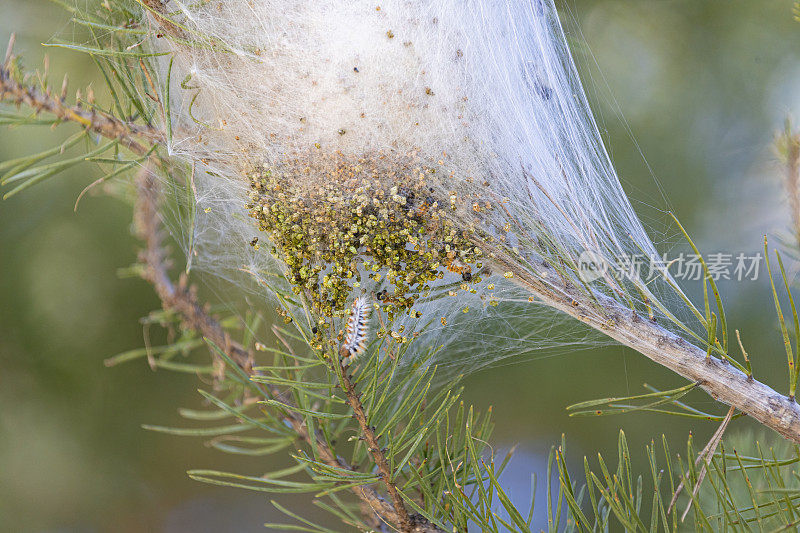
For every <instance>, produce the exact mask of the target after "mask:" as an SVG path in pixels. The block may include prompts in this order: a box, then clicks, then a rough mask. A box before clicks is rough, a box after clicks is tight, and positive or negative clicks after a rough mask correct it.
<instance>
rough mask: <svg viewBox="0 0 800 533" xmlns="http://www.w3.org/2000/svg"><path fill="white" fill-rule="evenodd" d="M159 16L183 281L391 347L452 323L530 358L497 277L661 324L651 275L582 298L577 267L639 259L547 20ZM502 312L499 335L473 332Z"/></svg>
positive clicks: (621, 202)
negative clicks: (181, 215) (227, 284)
mask: <svg viewBox="0 0 800 533" xmlns="http://www.w3.org/2000/svg"><path fill="white" fill-rule="evenodd" d="M165 13H167V14H168V16H169V17H170V20H173V21H175V22H176V23H177V25H176V26H175V27H174V28H175V29H174V31H173V35H171V38H168V39H154V40H153V43H152V46H153V48H154V49H155V50H156V51H162V52H170V54H169V55H168V56H163V59H162V60H161V64H162V67H163V74H162V77H163V79H165V80H166V79H169V80H171V83H170V86H169V97H170V110H171V116H170V121H171V122H170V127H171V128H170V129H171V131H172V139H171V142H170V150H171V152H172V153H173V155H176V156H179V157H184V158H185V159H186V160H188V161H191V162H193V163H194V164H195V165H196V169H197V172H196V174H195V177H194V181H193V187H194V188H195V192H196V195H195V201H196V202H197V207H200V209H196V210H195V212H196V213H197V216H196V217H195V218H193V219H192V220H191V229H190V231H191V235H190V238H189V239H187V241H190V242H191V245H190V246H191V251H190V253H191V256H192V260H193V261H194V265H195V268H202V269H207V270H211V271H213V272H215V273H217V274H221V275H223V276H226V277H229V278H232V279H233V278H235V276H233V275H229V273H231V272H241V271H242V270H245V271H247V272H255V273H265V272H276V271H282V272H284V273H285V274H286V277H287V279H288V281H289V283H290V284H291V287H290V288H291V289H292V290H294V291H295V292H296V293H302V294H304V295H305V296H306V297H307V299H308V300H310V301H311V302H312V304H313V307H314V308H315V311H316V313H317V314H319V315H320V316H321V317H323V319H322V321H321V323H323V325H324V327H327V325H328V324H329V321H328V320H327V319H326V318H325V317H339V318H342V317H345V316H346V314H347V311H346V310H347V308H348V307H349V306H348V304H347V302H348V301H349V300H352V298H354V297H355V296H357V295H358V294H360V293H364V292H367V293H371V294H374V295H375V300H377V301H378V302H380V304H379V305H380V306H382V310H383V311H384V312H385V313H386V314H387V315H388V316H389V317H390V318H391V319H392V321H393V322H394V324H395V326H396V328H397V329H399V330H401V331H402V330H404V329H405V330H406V331H410V329H411V328H412V327H415V326H413V324H411V322H408V321H409V320H418V321H421V322H422V323H423V324H431V323H438V322H441V324H442V325H444V324H446V323H447V320H448V317H450V318H451V323H452V322H453V320H452V317H461V318H459V319H458V320H459V321H460V322H461V323H463V324H467V325H468V327H471V328H472V330H471V332H472V335H473V336H475V335H478V336H480V335H483V336H484V337H485V338H486V339H487V340H491V339H494V338H495V336H498V337H503V336H514V337H516V338H517V339H523V340H524V339H525V338H528V339H530V336H536V335H538V334H539V332H540V331H541V330H542V328H546V327H547V326H542V327H538V326H533V325H531V324H527V325H526V329H525V330H524V331H525V333H521V332H520V328H518V327H517V326H518V322H517V321H516V318H515V317H514V315H524V316H525V317H526V319H527V318H528V317H530V316H531V313H532V311H531V309H530V306H529V305H528V306H527V307H523V306H521V305H520V303H523V302H524V303H527V302H528V300H529V299H530V294H525V290H521V288H520V287H519V286H518V285H516V284H514V283H513V282H514V278H515V276H516V278H521V277H525V278H526V279H528V280H536V283H542V284H544V285H546V286H547V287H549V288H548V290H549V291H552V292H553V293H563V294H565V295H569V297H570V298H571V297H573V296H574V295H575V294H576V291H584V293H586V294H591V293H602V294H604V295H605V296H606V297H611V298H614V299H616V300H619V301H621V302H623V301H624V302H625V305H626V306H629V307H630V306H633V307H637V306H640V307H646V308H647V310H648V312H650V313H652V312H653V309H654V308H655V309H659V308H660V309H666V305H659V306H655V307H654V306H653V305H652V303H653V302H660V301H661V299H662V298H663V294H664V293H665V292H669V291H665V290H664V287H665V286H666V287H667V288H668V289H670V290H671V288H672V287H673V286H674V285H673V284H672V283H670V281H671V280H670V278H669V277H668V274H664V277H663V279H654V280H653V279H650V280H648V282H647V283H645V282H644V281H643V280H642V279H639V278H638V277H637V276H636V275H633V276H627V277H624V276H623V277H622V278H612V277H611V276H602V277H600V278H599V279H595V280H593V281H592V282H591V285H589V284H588V282H586V280H584V279H581V276H580V272H579V268H578V265H579V263H580V260H581V257H582V254H585V253H586V252H590V253H591V256H592V257H593V258H599V260H601V261H608V262H609V263H613V262H614V261H615V260H616V259H617V258H618V257H620V256H623V255H633V254H645V255H650V256H656V252H655V249H654V247H653V245H652V243H651V241H650V239H649V237H648V236H647V234H646V232H645V231H644V229H643V228H642V225H641V224H640V222H639V220H638V218H637V217H636V215H635V214H634V212H633V210H632V209H631V206H630V204H629V202H628V200H627V198H626V196H625V194H624V192H623V191H622V188H621V187H620V185H619V181H618V179H617V176H616V173H615V171H614V169H613V167H612V165H611V163H610V161H609V158H608V156H607V154H606V152H605V149H604V148H603V145H602V142H601V140H600V137H599V134H598V131H597V127H596V125H595V122H594V119H593V117H592V114H591V112H590V110H589V107H588V104H587V102H586V99H585V96H584V93H583V89H582V87H581V84H580V80H579V78H578V75H577V73H576V71H575V67H574V65H573V62H572V59H571V56H570V54H569V50H568V48H567V45H566V39H565V36H564V33H563V30H562V28H561V25H560V23H559V20H558V15H557V12H556V9H555V6H554V5H553V4H552V3H551V2H550V1H549V0H523V1H511V0H500V1H494V0H459V1H454V0H388V1H377V2H376V1H370V2H366V1H362V0H348V1H343V0H321V1H319V2H306V1H300V0H272V1H261V2H252V1H249V0H214V1H208V2H193V3H188V2H182V1H178V0H169V1H168V2H165ZM153 22H154V23H156V22H157V21H155V20H154V21H153ZM187 43H191V44H187ZM248 215H249V216H248ZM254 220H255V223H254ZM259 229H260V230H262V233H260V234H259V233H258V230H259ZM255 237H258V238H261V239H262V240H261V241H260V242H261V244H264V243H265V242H266V243H268V245H267V246H262V245H259V244H256V243H257V239H256V238H255ZM250 243H253V244H256V245H254V246H251V245H250ZM270 251H271V252H273V254H270V253H269V252H270ZM509 279H511V281H508V280H509ZM664 281H666V282H667V284H666V285H665V284H664ZM442 295H446V296H447V295H449V296H456V298H450V299H448V298H442V297H441V296H442ZM498 300H505V301H509V302H511V304H510V305H509V306H508V311H507V314H505V315H502V314H495V315H492V316H493V317H494V318H496V319H498V320H499V321H498V322H496V323H495V324H494V325H493V326H491V327H490V328H487V327H486V326H485V324H484V325H482V326H476V324H478V323H479V322H480V321H481V315H480V311H481V310H483V311H484V312H486V313H489V312H490V309H491V308H492V306H490V305H487V304H488V303H496V302H497V301H498ZM515 302H517V303H515ZM470 308H471V309H472V310H473V311H475V312H478V313H479V315H478V316H476V317H475V318H474V319H472V320H470V319H466V318H464V317H462V316H461V315H462V313H463V311H465V310H469V309H470ZM590 312H597V313H598V314H602V312H603V311H602V309H596V310H590ZM404 321H406V322H404ZM576 338H577V337H576ZM437 342H438V340H437ZM559 342H560V341H555V343H556V344H558V343H559ZM540 344H546V343H543V342H540ZM498 353H499V352H498ZM498 357H499V356H498Z"/></svg>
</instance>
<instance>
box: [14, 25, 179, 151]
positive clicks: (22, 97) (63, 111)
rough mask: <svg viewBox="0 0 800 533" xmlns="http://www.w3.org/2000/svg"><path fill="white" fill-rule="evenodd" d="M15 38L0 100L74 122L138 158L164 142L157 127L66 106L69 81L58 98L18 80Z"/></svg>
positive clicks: (77, 106) (92, 110) (79, 107)
mask: <svg viewBox="0 0 800 533" xmlns="http://www.w3.org/2000/svg"><path fill="white" fill-rule="evenodd" d="M13 47H14V35H12V36H11V39H10V40H9V43H8V49H7V51H6V56H5V60H4V61H3V64H2V66H0V101H4V100H5V101H8V102H12V103H13V104H15V105H17V106H21V105H26V106H28V107H30V108H31V109H33V110H34V111H36V112H37V113H40V112H46V113H50V114H52V115H54V116H55V117H56V118H58V119H59V120H61V121H64V122H75V123H78V124H81V125H82V126H83V127H85V128H87V129H88V130H90V131H93V132H95V133H97V134H99V135H102V136H103V137H106V138H108V139H115V140H118V141H119V143H120V144H121V145H123V146H125V147H126V148H128V149H129V150H130V151H131V152H133V153H135V154H136V155H140V156H143V155H146V154H147V153H148V152H149V151H150V146H152V145H153V144H155V143H160V142H164V135H163V133H161V132H160V131H159V130H157V129H156V128H153V127H152V126H147V125H140V124H133V123H131V122H126V121H123V120H121V119H119V118H117V117H114V116H112V115H109V114H107V113H103V112H100V111H97V110H96V109H84V108H82V107H81V106H80V104H78V105H74V106H70V105H67V104H66V79H65V83H64V86H63V88H62V92H61V94H60V95H59V96H55V95H53V94H52V92H51V91H50V89H45V90H44V91H42V90H40V89H38V88H37V87H35V86H33V85H29V84H26V83H25V82H24V81H20V80H18V79H17V78H16V77H15V76H14V74H13V72H12V63H13V61H14V55H13V53H12V51H13Z"/></svg>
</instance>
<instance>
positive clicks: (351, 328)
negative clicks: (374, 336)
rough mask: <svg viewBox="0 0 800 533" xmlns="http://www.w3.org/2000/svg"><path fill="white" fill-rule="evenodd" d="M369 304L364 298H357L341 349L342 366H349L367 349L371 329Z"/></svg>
mask: <svg viewBox="0 0 800 533" xmlns="http://www.w3.org/2000/svg"><path fill="white" fill-rule="evenodd" d="M369 311H370V309H369V302H368V301H367V299H366V298H365V297H363V296H361V297H359V298H356V299H355V301H354V302H353V307H352V309H351V310H350V318H349V319H348V321H347V331H346V335H345V338H344V342H343V343H342V347H341V348H340V349H339V356H340V357H341V358H342V366H348V365H350V363H352V362H353V361H355V360H356V359H357V358H358V356H359V355H361V353H363V352H364V349H365V348H366V347H367V345H366V340H367V331H368V329H369Z"/></svg>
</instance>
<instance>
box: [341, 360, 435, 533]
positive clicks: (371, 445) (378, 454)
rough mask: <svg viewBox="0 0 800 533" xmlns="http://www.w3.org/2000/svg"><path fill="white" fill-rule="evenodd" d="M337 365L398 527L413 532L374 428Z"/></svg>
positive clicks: (355, 393)
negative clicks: (395, 512)
mask: <svg viewBox="0 0 800 533" xmlns="http://www.w3.org/2000/svg"><path fill="white" fill-rule="evenodd" d="M338 364H339V371H340V372H341V374H340V376H341V377H340V380H341V384H342V389H344V393H345V396H346V397H347V403H348V404H349V405H350V408H351V409H353V414H354V416H355V418H356V420H357V421H358V425H359V427H360V428H361V433H363V434H364V439H365V440H366V441H367V449H368V450H369V452H370V454H372V459H373V460H374V461H375V464H376V465H377V467H378V471H379V472H380V476H381V478H382V479H383V483H384V485H385V486H386V492H388V493H389V497H390V498H391V499H392V504H393V505H394V508H395V509H396V510H397V515H398V518H399V519H400V527H401V528H402V529H403V531H413V529H409V528H410V527H411V523H412V522H411V517H410V516H409V514H408V510H407V509H406V506H405V504H404V503H403V498H402V497H401V496H400V494H399V493H398V491H397V487H396V486H395V484H394V482H393V481H392V470H391V469H390V468H389V461H388V460H387V459H386V455H385V454H384V453H383V450H382V449H381V447H380V444H379V443H378V436H377V435H376V434H375V430H374V428H373V427H371V426H370V425H369V423H368V422H367V415H366V413H365V412H364V406H363V405H362V404H361V399H360V398H359V394H358V393H357V392H356V389H355V386H354V385H353V382H352V381H351V380H350V378H349V377H348V376H347V370H346V369H345V368H344V367H343V366H342V365H341V362H339V363H338ZM420 518H421V517H420Z"/></svg>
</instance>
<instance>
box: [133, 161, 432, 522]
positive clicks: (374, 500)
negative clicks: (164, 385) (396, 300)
mask: <svg viewBox="0 0 800 533" xmlns="http://www.w3.org/2000/svg"><path fill="white" fill-rule="evenodd" d="M159 220H160V219H159V214H158V185H157V182H156V179H155V177H154V176H153V174H152V173H151V172H150V171H148V170H147V169H144V170H143V171H142V172H141V174H140V175H139V177H138V179H137V202H136V208H135V213H134V221H135V226H136V231H137V235H138V236H139V238H140V239H141V240H142V241H143V242H144V244H145V248H144V250H143V251H142V252H141V255H140V259H141V260H142V262H143V263H144V264H145V266H146V268H145V270H144V272H143V273H142V277H143V278H144V279H145V280H146V281H148V282H149V283H150V284H151V285H153V287H154V288H155V291H156V293H157V294H158V296H159V298H160V299H161V302H162V306H163V307H164V309H165V310H168V311H171V312H174V313H176V314H178V315H179V316H180V317H181V319H182V321H183V324H184V326H185V327H187V328H189V329H192V330H194V331H196V332H197V333H199V334H200V335H202V336H203V337H205V338H206V339H208V341H209V342H211V343H213V344H214V345H216V346H217V347H219V348H220V349H221V350H222V351H223V352H224V353H225V354H226V355H227V356H228V357H230V358H231V359H232V360H233V361H235V362H236V363H237V364H238V365H239V366H240V368H242V370H244V371H245V372H247V373H248V375H252V374H253V357H252V354H251V353H250V352H249V351H248V350H246V349H245V348H244V347H243V346H241V345H240V344H238V343H237V342H236V341H234V340H233V339H231V337H230V335H228V333H227V332H226V331H225V330H224V329H223V327H222V326H221V325H220V323H219V322H218V321H216V320H215V319H214V318H213V317H211V316H210V315H209V314H208V312H207V310H206V309H205V308H204V306H203V305H202V304H201V303H200V302H199V300H198V299H197V296H196V295H195V293H194V292H193V291H192V290H191V289H190V288H188V285H187V281H186V278H185V276H182V277H181V280H180V281H179V282H178V283H177V284H176V283H173V281H172V280H171V278H170V276H169V272H168V267H169V261H168V255H167V252H166V251H165V249H164V246H163V231H162V229H161V224H160V221H159ZM263 387H264V389H265V390H264V392H265V396H269V397H283V396H284V395H283V394H282V392H281V391H280V389H278V388H277V387H275V386H273V385H268V384H265V385H263ZM345 387H346V392H347V394H348V401H350V400H351V398H355V391H354V388H353V385H352V383H351V382H350V381H349V379H347V378H346V377H345ZM281 401H282V402H283V403H285V404H287V405H290V406H291V404H290V403H289V401H287V399H285V398H282V400H281ZM355 403H356V405H357V406H358V408H356V407H355V406H354V405H353V403H351V407H353V410H354V413H355V416H356V418H357V419H358V421H359V425H361V427H362V430H363V431H364V437H365V439H366V440H367V442H368V444H370V447H373V448H377V437H376V436H375V434H374V432H373V431H372V430H371V428H369V427H366V417H365V415H364V410H363V407H361V404H360V402H359V401H358V400H357V399H356V401H355ZM282 418H283V421H284V422H286V423H287V424H288V425H289V426H290V427H291V428H292V430H293V431H294V432H295V433H296V434H297V437H298V438H299V439H300V440H301V441H303V442H305V443H306V444H308V445H313V446H315V447H316V449H317V450H318V452H319V456H320V459H322V461H323V462H325V463H326V464H327V465H329V466H332V467H335V468H342V469H347V470H354V469H353V467H352V466H351V465H349V464H348V463H347V462H346V461H345V460H343V459H341V458H340V457H338V456H337V455H336V453H335V451H334V450H332V449H331V448H330V447H329V446H328V444H327V441H326V440H325V438H324V437H323V436H322V435H318V434H316V433H311V432H309V430H308V426H307V425H306V423H305V421H304V420H303V417H302V416H300V415H298V414H296V413H293V412H292V411H291V410H287V411H286V412H285V414H283V415H282ZM378 453H379V455H377V456H376V455H375V454H374V453H373V457H375V460H376V464H377V465H378V468H379V469H380V471H381V474H382V475H383V476H384V481H385V482H386V486H387V491H389V493H390V495H391V496H392V500H393V502H394V505H392V504H390V503H388V502H386V501H385V500H384V499H383V498H381V496H380V495H379V494H378V493H377V492H376V491H375V490H374V489H371V488H369V487H365V486H358V487H353V488H352V491H353V493H354V494H355V495H356V496H357V497H358V498H360V499H361V501H362V502H363V504H364V505H365V506H366V507H365V508H369V509H370V510H371V511H372V512H373V513H375V514H377V515H378V516H379V517H380V519H381V520H383V521H385V522H387V523H388V524H393V525H396V526H399V528H400V530H401V531H404V532H411V533H439V532H442V530H441V529H440V528H438V527H437V526H435V525H433V524H431V523H429V522H428V521H427V520H426V519H424V518H423V517H421V516H418V515H413V516H410V515H409V514H408V511H407V510H406V509H405V506H404V505H403V502H402V499H401V498H400V497H399V495H398V494H397V491H396V489H395V488H394V486H393V485H392V484H391V482H390V478H388V473H389V470H388V463H387V461H386V458H385V456H384V455H383V454H382V453H381V452H380V451H379V452H378ZM379 458H382V461H381V462H379Z"/></svg>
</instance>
